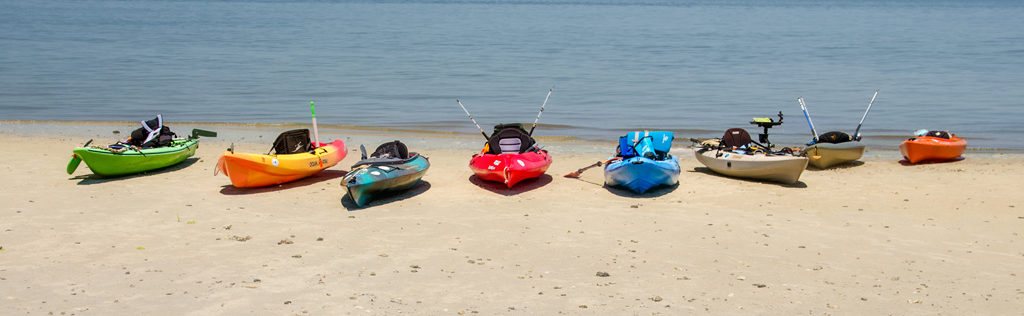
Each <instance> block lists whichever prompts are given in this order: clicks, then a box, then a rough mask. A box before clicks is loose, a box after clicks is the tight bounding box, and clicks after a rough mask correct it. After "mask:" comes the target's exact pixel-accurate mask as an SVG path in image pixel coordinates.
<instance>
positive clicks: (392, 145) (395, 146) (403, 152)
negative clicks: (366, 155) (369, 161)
mask: <svg viewBox="0 0 1024 316" xmlns="http://www.w3.org/2000/svg"><path fill="white" fill-rule="evenodd" d="M370 157H371V158H398V159H407V158H409V148H408V147H406V146H405V144H403V143H402V142H400V141H397V140H395V141H393V142H387V143H383V144H380V146H377V149H376V150H374V151H373V154H371V155H370Z"/></svg>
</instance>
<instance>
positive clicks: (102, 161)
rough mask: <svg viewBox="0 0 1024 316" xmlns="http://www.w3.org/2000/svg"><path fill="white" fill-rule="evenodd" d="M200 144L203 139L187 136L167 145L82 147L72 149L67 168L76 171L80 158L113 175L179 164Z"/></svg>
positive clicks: (98, 171)
mask: <svg viewBox="0 0 1024 316" xmlns="http://www.w3.org/2000/svg"><path fill="white" fill-rule="evenodd" d="M197 148H199V139H184V138H179V139H175V140H174V141H172V142H171V145H170V146H166V147H159V148H149V149H141V150H134V149H129V150H125V151H123V152H120V153H115V152H113V151H110V150H105V149H99V148H93V147H79V148H75V149H74V150H72V152H73V153H74V154H73V157H72V158H71V161H70V162H69V163H68V167H67V171H68V174H71V173H72V172H74V168H72V167H75V168H77V167H78V163H79V161H77V160H80V161H81V162H85V165H86V166H89V169H90V170H92V172H93V173H94V174H96V175H99V176H104V177H113V176H121V175H128V174H133V173H140V172H145V171H150V170H154V169H160V168H164V167H169V166H172V165H175V164H178V163H180V162H182V161H184V160H185V159H187V158H188V157H192V156H193V155H195V154H196V149H197Z"/></svg>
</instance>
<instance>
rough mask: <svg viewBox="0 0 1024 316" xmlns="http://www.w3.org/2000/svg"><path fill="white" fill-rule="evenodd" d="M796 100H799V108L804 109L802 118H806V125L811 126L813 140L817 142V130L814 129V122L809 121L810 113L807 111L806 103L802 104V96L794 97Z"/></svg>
mask: <svg viewBox="0 0 1024 316" xmlns="http://www.w3.org/2000/svg"><path fill="white" fill-rule="evenodd" d="M796 101H797V102H800V109H801V110H803V111H804V118H806V119H807V125H810V126H811V133H812V134H814V142H815V143H817V142H818V131H816V130H814V123H812V122H811V115H810V114H808V113H807V105H806V104H804V97H799V98H796Z"/></svg>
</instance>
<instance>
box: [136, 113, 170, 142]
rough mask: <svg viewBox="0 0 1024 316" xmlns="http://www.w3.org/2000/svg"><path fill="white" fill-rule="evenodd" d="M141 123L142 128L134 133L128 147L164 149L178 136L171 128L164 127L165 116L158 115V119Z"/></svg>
mask: <svg viewBox="0 0 1024 316" xmlns="http://www.w3.org/2000/svg"><path fill="white" fill-rule="evenodd" d="M140 123H142V127H140V128H137V129H135V130H134V131H132V134H131V136H130V138H128V142H127V143H128V145H131V146H138V147H142V148H154V147H164V146H168V145H170V144H171V142H172V141H174V138H175V137H177V136H178V135H177V134H175V133H174V132H172V131H171V128H170V127H168V126H165V125H164V118H163V115H160V114H157V115H156V118H154V119H152V120H147V121H141V122H140Z"/></svg>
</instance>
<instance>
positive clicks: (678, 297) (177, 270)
mask: <svg viewBox="0 0 1024 316" xmlns="http://www.w3.org/2000/svg"><path fill="white" fill-rule="evenodd" d="M389 137H390V136H381V137H378V138H382V139H386V138H389ZM85 140H86V139H85V138H76V137H44V136H22V135H15V134H11V133H0V144H3V145H4V147H5V148H8V150H6V151H4V152H2V153H0V160H2V161H4V166H3V167H0V179H2V180H0V200H2V201H3V203H2V206H0V247H2V250H0V300H2V301H3V302H2V303H0V314H3V315H22V314H29V315H50V314H51V313H52V315H126V314H127V315H181V314H194V315H210V314H228V315H238V314H260V315H285V314H296V315H304V314H313V315H339V314H358V315H362V314H374V315H375V314H399V313H409V314H431V315H435V314H441V315H444V314H458V315H463V314H482V315H493V314H543V315H551V314H601V315H608V314H612V315H623V314H626V315H630V314H636V315H649V314H667V315H679V314H684V315H685V314H753V313H756V314H786V315H791V314H871V315H878V314H954V315H962V314H984V315H997V314H1017V315H1019V314H1020V313H1021V311H1022V306H1024V275H1021V274H1022V273H1024V236H1022V234H1024V196H1022V195H1021V194H1020V190H1021V189H1022V188H1024V180H1022V177H1021V175H1022V174H1024V156H1022V155H999V154H969V156H968V157H967V159H965V160H963V161H959V162H954V163H941V164H928V165H918V166H904V165H901V164H899V163H897V159H896V154H895V153H893V152H881V153H879V152H869V153H868V154H867V156H866V157H865V159H864V160H865V162H864V163H862V164H857V165H853V166H847V167H845V168H839V169H831V170H824V171H816V170H808V171H807V172H805V173H804V175H803V176H802V177H801V182H800V183H798V184H796V185H790V186H787V185H778V184H771V183H762V182H756V181H745V180H737V179H732V178H725V177H721V176H718V175H715V174H713V173H710V172H709V171H707V169H704V168H703V167H702V166H701V165H699V163H697V162H696V160H695V159H694V158H693V156H692V151H690V150H688V149H685V148H681V149H677V150H675V153H676V154H677V156H679V157H680V161H681V164H682V168H683V174H682V175H681V176H680V184H679V185H678V186H677V187H674V188H667V189H662V190H658V191H656V192H653V193H649V194H646V195H642V196H635V195H632V194H629V193H625V192H623V191H619V190H615V189H607V188H604V187H602V179H603V178H602V172H601V170H600V169H599V168H595V169H592V170H590V171H588V172H587V173H585V174H584V176H583V177H582V179H568V178H563V177H562V176H561V175H564V174H566V173H568V172H570V171H573V170H575V169H576V168H579V167H582V166H585V165H588V164H591V163H593V162H595V161H597V160H599V159H602V158H604V156H603V155H600V154H593V153H584V154H573V153H571V152H570V151H571V150H572V149H573V148H572V146H553V147H551V151H552V154H553V155H554V157H555V163H554V165H553V166H552V167H551V169H550V170H549V174H550V177H544V178H542V179H540V180H538V181H534V182H526V183H523V184H522V185H521V186H520V187H517V188H516V189H515V190H511V191H509V190H505V189H503V188H501V187H500V186H498V185H486V184H484V185H478V184H479V183H476V182H475V181H471V172H470V170H469V168H468V167H467V163H468V160H469V156H470V155H471V154H472V153H473V150H465V149H461V148H457V149H437V148H441V147H440V146H438V147H434V148H428V149H426V150H422V149H418V148H412V149H413V151H420V152H422V153H423V154H425V155H426V156H429V157H430V161H431V163H432V167H431V169H430V171H429V172H428V173H427V175H426V177H425V178H424V180H425V181H424V183H423V184H422V185H420V186H418V187H417V188H415V189H413V190H412V191H411V192H409V193H406V194H402V195H398V196H395V197H392V198H389V199H386V200H383V201H377V202H374V203H372V204H371V205H370V206H369V207H366V208H361V209H355V208H351V203H350V202H348V201H347V200H343V198H342V196H343V190H342V188H341V187H340V186H339V182H340V177H341V176H342V175H343V174H344V173H345V170H348V169H349V167H348V166H349V165H351V164H352V163H353V162H355V161H356V160H357V159H358V153H354V152H350V154H349V156H348V157H347V158H346V159H345V160H344V161H343V162H342V163H341V164H340V165H338V166H336V167H334V168H331V169H329V170H328V171H326V172H324V173H322V174H321V175H319V176H317V177H314V178H311V179H306V180H302V181H299V182H296V183H292V184H286V185H282V186H279V187H271V188H264V189H255V190H240V189H235V188H233V187H231V186H230V185H229V181H228V179H227V178H226V177H224V176H223V175H221V176H214V175H213V167H214V164H215V161H216V158H217V156H218V155H219V154H220V153H221V152H222V150H223V148H226V147H227V146H228V143H227V142H225V141H224V140H223V138H220V139H204V140H203V141H202V144H201V146H200V148H199V151H198V154H197V155H196V157H194V158H193V159H190V160H188V161H186V162H185V163H183V164H181V165H178V166H175V167H171V168H168V169H165V170H160V171H156V172H150V173H147V174H142V175H137V176H128V177H122V178H114V179H100V178H94V177H92V176H90V175H91V172H90V171H89V170H88V168H87V167H86V166H85V164H82V166H81V167H80V168H79V169H78V171H77V172H75V173H74V174H73V175H70V176H69V175H67V174H66V173H65V171H64V166H65V164H66V162H67V160H68V158H69V157H70V151H71V149H72V148H73V147H76V146H77V145H79V144H81V143H83V142H84V141H85ZM412 143H417V142H416V141H412ZM350 145H351V143H350ZM680 145H683V144H677V147H683V146H680ZM607 146H608V147H609V151H610V147H612V146H614V144H612V143H609V144H607ZM236 147H237V148H238V150H240V151H265V150H266V148H267V147H269V146H268V145H267V144H236ZM351 147H355V146H351ZM368 147H369V146H368ZM350 149H351V148H350Z"/></svg>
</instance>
